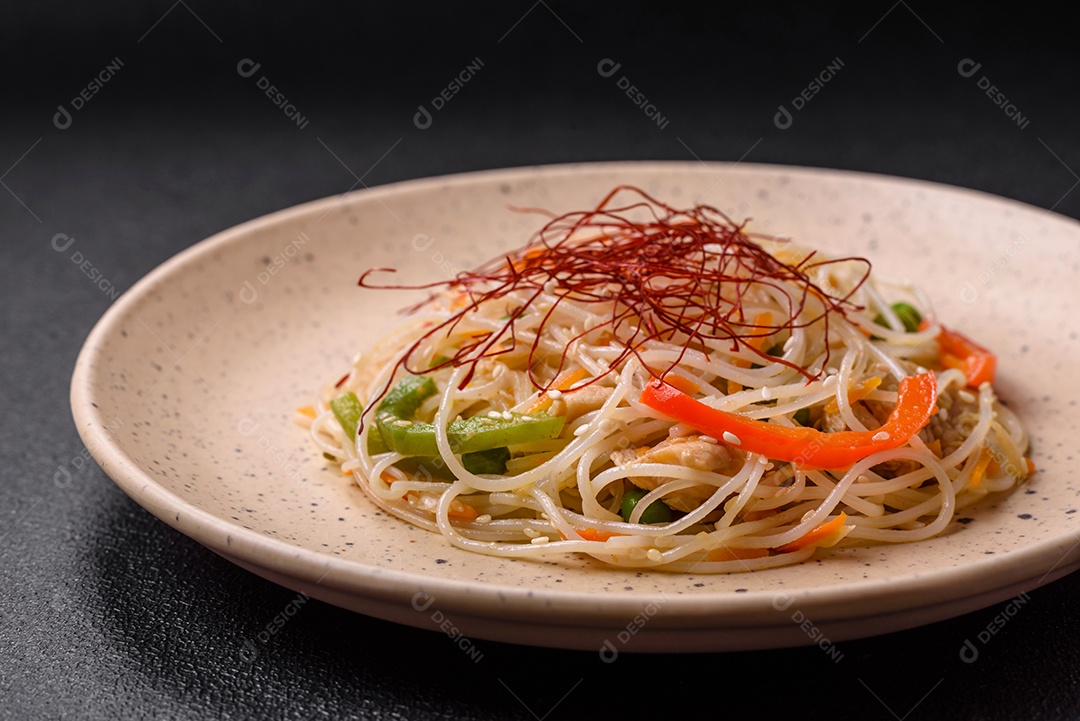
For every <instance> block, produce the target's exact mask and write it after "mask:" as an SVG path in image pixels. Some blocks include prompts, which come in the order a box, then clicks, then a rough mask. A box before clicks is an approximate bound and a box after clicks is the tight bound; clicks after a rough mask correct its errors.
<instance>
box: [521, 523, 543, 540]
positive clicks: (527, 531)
mask: <svg viewBox="0 0 1080 721" xmlns="http://www.w3.org/2000/svg"><path fill="white" fill-rule="evenodd" d="M521 532H522V533H524V534H525V535H526V536H528V537H529V538H536V537H537V536H539V535H540V533H539V532H538V531H534V530H533V529H531V528H529V527H528V526H526V527H525V528H524V529H522V531H521Z"/></svg>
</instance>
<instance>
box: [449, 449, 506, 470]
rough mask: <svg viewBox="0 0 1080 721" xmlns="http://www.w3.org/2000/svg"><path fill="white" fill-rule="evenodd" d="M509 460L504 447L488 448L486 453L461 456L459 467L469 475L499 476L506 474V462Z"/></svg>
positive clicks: (474, 452)
mask: <svg viewBox="0 0 1080 721" xmlns="http://www.w3.org/2000/svg"><path fill="white" fill-rule="evenodd" d="M508 460H510V449H509V448H507V447H506V446H499V447H498V448H490V449H488V450H486V451H473V452H472V453H464V454H462V456H461V465H463V466H465V470H466V471H468V472H469V473H475V474H476V475H478V476H479V475H480V474H483V473H486V474H490V475H497V476H501V475H502V474H504V473H506V462H507V461H508Z"/></svg>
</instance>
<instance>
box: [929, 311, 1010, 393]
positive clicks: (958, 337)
mask: <svg viewBox="0 0 1080 721" xmlns="http://www.w3.org/2000/svg"><path fill="white" fill-rule="evenodd" d="M937 341H938V348H939V349H940V350H939V351H938V360H939V361H940V362H941V365H943V366H945V367H946V368H958V369H960V370H961V371H963V372H964V375H965V376H967V382H968V387H969V388H978V387H979V386H980V385H982V384H983V383H993V382H994V372H995V371H996V370H997V356H995V355H994V354H993V353H991V352H990V351H989V350H988V349H986V348H983V347H982V346H981V345H979V344H978V343H976V342H975V341H973V340H971V339H970V338H968V337H967V336H965V335H962V334H960V333H957V332H956V331H954V330H949V329H948V328H946V327H945V326H941V333H940V334H938V337H937Z"/></svg>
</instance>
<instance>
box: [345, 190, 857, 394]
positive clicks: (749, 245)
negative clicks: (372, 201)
mask: <svg viewBox="0 0 1080 721" xmlns="http://www.w3.org/2000/svg"><path fill="white" fill-rule="evenodd" d="M620 194H628V195H631V196H634V197H632V198H631V199H630V200H629V201H623V202H620V203H616V202H615V201H616V197H617V196H620ZM524 212H537V211H535V210H529V211H524ZM548 215H549V217H550V214H548ZM631 216H633V217H631ZM745 225H746V224H745V222H744V223H742V224H739V223H736V222H734V221H733V220H731V219H730V218H729V217H728V216H727V215H725V214H724V213H723V212H721V211H720V210H717V209H716V208H715V207H712V206H709V205H702V204H697V205H695V206H694V207H692V208H689V209H683V210H680V209H676V208H674V207H672V206H670V205H668V204H666V203H663V202H661V201H659V200H657V199H655V198H654V197H652V196H651V195H649V194H648V193H646V192H645V191H643V190H641V189H640V188H636V187H634V186H629V185H620V186H617V187H615V188H614V189H613V190H612V191H611V192H609V193H608V194H607V195H606V196H605V197H604V198H603V200H601V201H600V203H599V204H598V205H597V206H596V207H595V208H593V209H592V210H585V211H575V212H570V213H566V214H564V215H560V216H556V217H553V218H552V219H551V220H550V221H549V222H548V223H547V224H546V225H544V226H543V228H541V229H540V230H539V231H538V232H537V233H536V234H535V235H534V236H533V238H532V239H530V241H529V243H528V244H527V245H525V246H524V247H523V248H521V249H519V250H517V251H514V252H511V253H509V254H507V255H505V256H502V257H498V258H495V259H493V260H491V261H488V262H487V263H484V264H483V265H481V266H479V267H478V268H476V269H474V270H471V271H463V272H460V273H458V274H457V275H456V276H454V277H453V278H452V279H450V280H444V281H437V282H433V283H426V284H418V285H393V284H384V285H377V284H375V283H373V282H371V280H370V277H371V275H372V274H374V273H378V272H394V270H393V269H390V268H372V269H370V270H368V271H367V272H365V273H364V274H363V275H362V276H361V277H360V280H359V283H358V284H359V285H360V286H361V287H364V288H376V289H378V288H382V289H410V290H418V289H432V293H431V294H430V295H429V296H428V297H427V298H426V299H424V300H423V301H421V302H420V303H417V304H416V305H414V306H412V307H409V308H406V309H404V310H403V311H402V312H404V313H415V312H416V311H418V310H420V309H422V308H424V307H425V306H427V305H429V304H430V303H432V302H433V301H436V300H437V299H438V298H439V296H440V293H437V292H435V290H434V289H441V290H442V291H443V292H446V291H455V290H456V291H458V292H459V293H462V294H463V295H464V297H465V298H466V300H465V303H464V305H463V306H461V307H460V308H458V309H457V310H456V311H454V312H453V313H451V315H450V316H449V317H447V318H446V319H445V320H444V321H442V322H441V323H437V324H435V325H433V326H432V327H431V328H429V329H427V330H426V331H425V332H424V333H423V335H421V336H420V337H419V338H418V339H417V340H416V341H414V342H413V343H412V345H411V346H410V347H409V348H408V349H407V351H406V352H405V354H404V355H403V356H402V357H401V360H400V361H399V362H398V368H397V370H405V371H407V372H409V373H413V374H418V375H419V374H424V373H430V372H431V371H433V370H437V369H439V368H445V367H447V366H451V365H452V366H455V367H456V366H461V365H468V366H469V369H468V372H467V373H466V374H465V376H464V378H463V380H462V382H461V387H462V388H464V387H465V386H466V385H467V384H468V383H469V381H470V380H471V379H472V377H473V375H474V374H475V372H476V366H477V363H479V362H480V361H481V360H483V359H486V358H494V357H497V356H499V355H501V354H503V353H507V352H510V351H513V350H515V349H516V348H517V343H518V341H517V338H516V337H515V334H514V324H515V321H516V320H517V318H518V317H519V316H520V315H521V314H522V313H523V312H524V311H525V309H526V308H527V307H529V306H531V305H532V304H533V303H534V302H536V301H537V299H538V298H540V296H541V294H543V293H545V290H546V291H547V292H548V293H549V294H552V295H554V296H555V297H556V299H555V301H554V303H552V305H551V307H550V308H548V310H547V312H546V314H545V315H544V317H543V319H542V320H541V322H540V325H539V328H538V329H537V332H536V338H535V339H534V341H533V344H532V347H531V349H530V356H529V377H530V380H531V381H532V383H533V385H534V386H535V387H536V388H538V389H540V390H547V386H548V385H549V384H550V382H548V383H546V384H545V383H542V382H541V381H540V380H539V379H538V378H536V377H535V375H534V374H533V368H534V367H535V361H536V360H537V359H536V357H535V356H536V354H537V352H538V347H537V346H538V344H539V341H540V338H541V336H542V335H543V331H544V327H545V325H546V324H547V323H548V322H549V321H550V319H551V317H552V314H553V313H554V312H555V310H556V308H557V307H558V306H559V304H560V303H563V302H565V301H573V302H576V303H597V304H601V303H603V304H608V305H609V306H610V310H609V311H608V312H607V313H606V314H605V320H604V322H602V323H601V324H599V325H597V326H593V327H590V328H586V329H584V330H583V331H582V332H581V333H580V334H579V335H578V336H576V337H575V338H574V339H572V340H578V339H580V338H582V337H584V336H585V335H588V334H590V333H594V332H596V331H598V330H602V329H605V328H606V329H607V331H608V332H609V333H610V335H611V336H612V337H613V338H614V339H616V341H617V342H618V343H619V344H621V345H622V346H623V350H622V352H621V353H620V354H619V356H618V357H617V358H616V359H615V360H613V361H611V362H610V364H609V371H608V372H609V373H610V372H611V370H614V369H615V368H617V367H618V366H619V365H620V364H621V363H622V362H623V361H625V360H626V359H627V358H628V357H629V356H631V355H634V356H637V357H638V359H639V360H641V357H640V355H639V350H640V349H641V348H642V347H643V346H644V345H645V344H647V343H649V342H650V341H663V342H674V343H677V344H678V345H680V346H681V348H682V350H681V352H680V354H679V357H678V358H677V359H676V360H675V361H674V362H672V363H671V364H670V365H669V366H668V367H666V368H652V367H649V366H648V364H646V363H644V361H642V364H643V365H645V367H646V368H647V369H648V370H649V371H650V372H651V373H652V374H653V375H655V376H657V377H660V378H663V377H664V375H666V373H667V371H669V370H670V369H671V368H674V367H675V366H676V365H678V363H679V361H680V360H681V359H682V356H683V355H684V354H685V353H686V352H687V351H689V350H691V349H692V348H693V349H704V346H705V345H706V343H707V342H713V343H715V342H716V341H718V340H720V341H725V342H730V343H731V350H732V352H738V351H739V349H740V348H742V349H745V350H746V351H748V352H750V353H753V354H754V355H757V356H759V357H760V358H762V359H763V360H764V361H765V362H770V363H782V364H784V365H786V366H789V367H791V368H793V369H795V370H797V371H798V372H799V373H800V374H802V375H803V376H804V377H806V379H807V380H808V381H809V380H815V379H817V378H818V377H820V376H821V374H822V372H823V371H822V370H820V369H819V370H817V371H816V372H812V371H810V370H808V369H805V368H802V367H800V366H798V365H796V364H793V363H791V362H789V361H786V360H784V359H783V358H780V357H775V356H770V355H768V354H767V353H766V351H765V350H764V349H765V348H768V347H769V345H768V344H767V343H765V342H764V339H766V338H769V337H773V336H776V335H778V334H779V333H781V332H783V331H789V332H790V331H792V330H794V329H796V328H804V327H807V326H810V325H812V324H814V323H817V322H819V321H821V322H823V324H824V327H823V330H824V333H825V354H826V355H825V362H823V363H822V364H821V369H824V368H825V367H827V365H828V358H829V355H828V354H829V342H828V332H829V319H830V315H831V314H833V313H839V314H841V315H846V311H847V310H862V306H859V305H856V304H855V303H853V302H851V300H850V298H851V296H852V294H854V293H855V292H856V291H857V290H858V288H859V287H861V286H862V284H863V283H864V282H866V279H867V278H868V277H869V274H870V262H869V261H868V260H866V259H865V258H856V257H845V258H837V259H830V260H816V259H815V258H814V255H815V254H814V253H813V252H812V253H810V254H809V255H808V256H806V257H805V258H803V259H802V260H800V261H799V262H797V263H794V264H787V263H784V262H782V261H780V260H778V259H777V258H775V257H774V256H773V255H771V254H770V253H769V252H768V251H767V250H765V249H764V248H763V247H762V246H761V245H759V244H758V243H757V242H755V241H754V240H753V238H759V239H767V240H772V241H778V242H784V239H781V238H775V237H772V236H766V235H760V234H756V233H755V234H751V233H748V232H747V231H746V230H745ZM846 262H855V263H861V264H863V265H865V271H864V272H863V273H862V275H861V277H860V278H859V279H858V280H857V282H856V283H855V284H854V285H853V287H852V288H851V289H850V290H849V291H847V292H846V293H845V294H844V295H842V296H838V295H833V294H831V293H829V292H828V291H826V290H825V289H824V288H822V287H820V286H819V285H817V284H815V283H814V282H813V281H812V280H811V278H810V275H809V274H810V272H812V271H815V270H816V269H819V268H821V267H823V266H827V265H830V264H838V263H846ZM755 288H768V289H771V290H772V291H774V296H775V297H778V298H781V299H784V300H783V304H785V305H786V306H787V307H786V313H787V317H786V318H785V317H783V314H782V313H781V314H780V315H781V317H779V318H771V319H769V322H768V324H767V325H761V324H757V323H755V322H753V321H751V320H748V319H747V318H746V317H745V316H744V313H743V308H742V301H743V299H744V298H745V297H746V296H747V294H748V293H749V292H750V291H751V290H753V289H755ZM522 291H524V293H522ZM511 293H519V298H520V295H524V297H525V298H524V301H523V302H522V301H521V300H517V301H515V305H514V310H511V311H509V312H508V313H507V315H506V318H505V322H504V323H503V325H502V327H500V328H499V329H498V330H496V331H494V332H484V333H480V334H478V335H475V336H473V337H472V338H470V339H468V340H467V341H464V342H462V344H461V346H460V347H459V348H458V349H457V351H456V352H455V354H454V355H453V357H451V358H448V359H445V360H444V361H443V362H441V363H439V364H436V365H432V366H430V367H422V366H421V364H420V363H415V364H414V363H413V362H412V361H413V359H414V354H415V353H416V352H417V351H418V350H419V349H420V348H421V346H422V345H423V344H424V342H425V341H427V340H428V339H430V338H432V337H434V336H435V335H436V334H439V333H450V332H452V331H453V330H454V328H455V327H456V326H457V325H458V323H460V322H461V321H462V320H463V319H464V318H465V317H466V316H468V315H469V314H470V313H472V312H474V311H475V310H477V308H479V307H480V306H481V305H482V304H485V303H489V302H492V301H495V300H498V299H500V298H503V297H505V296H507V295H509V294H511ZM808 302H812V305H811V308H812V312H811V313H810V314H809V315H808V317H806V318H800V316H801V315H802V313H803V311H804V310H805V309H806V308H807V304H808ZM751 341H752V342H751ZM569 345H570V344H568V347H567V349H565V350H564V351H563V355H562V358H561V359H560V361H559V364H558V371H562V369H563V366H564V365H565V363H566V354H567V352H568V349H569ZM603 375H606V374H601V375H599V376H596V377H594V378H592V379H590V380H589V381H588V382H586V383H583V384H580V385H579V386H578V387H579V388H580V387H584V386H585V385H588V384H590V383H594V382H596V381H597V380H599V379H600V378H602V377H603Z"/></svg>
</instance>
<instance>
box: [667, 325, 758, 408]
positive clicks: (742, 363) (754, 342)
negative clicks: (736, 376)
mask: <svg viewBox="0 0 1080 721" xmlns="http://www.w3.org/2000/svg"><path fill="white" fill-rule="evenodd" d="M753 325H755V326H758V327H760V328H767V327H771V326H772V313H770V312H769V311H765V312H763V313H758V314H757V315H756V316H754V323H753ZM743 343H745V344H746V345H748V346H750V347H751V348H753V349H754V350H757V351H760V350H761V347H762V346H763V345H765V336H763V335H762V336H754V337H752V338H747V339H745V340H743ZM731 365H733V366H735V367H736V368H749V367H750V366H751V363H750V361H748V360H745V359H743V358H736V359H735V360H733V361H731ZM664 380H667V379H666V378H665V379H664ZM733 383H734V381H728V394H731V393H736V392H738V391H741V390H742V386H741V385H739V384H737V383H735V386H738V387H737V388H735V389H734V390H732V388H733V386H732V384H733ZM676 387H678V386H676ZM679 390H682V389H681V388H679Z"/></svg>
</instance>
